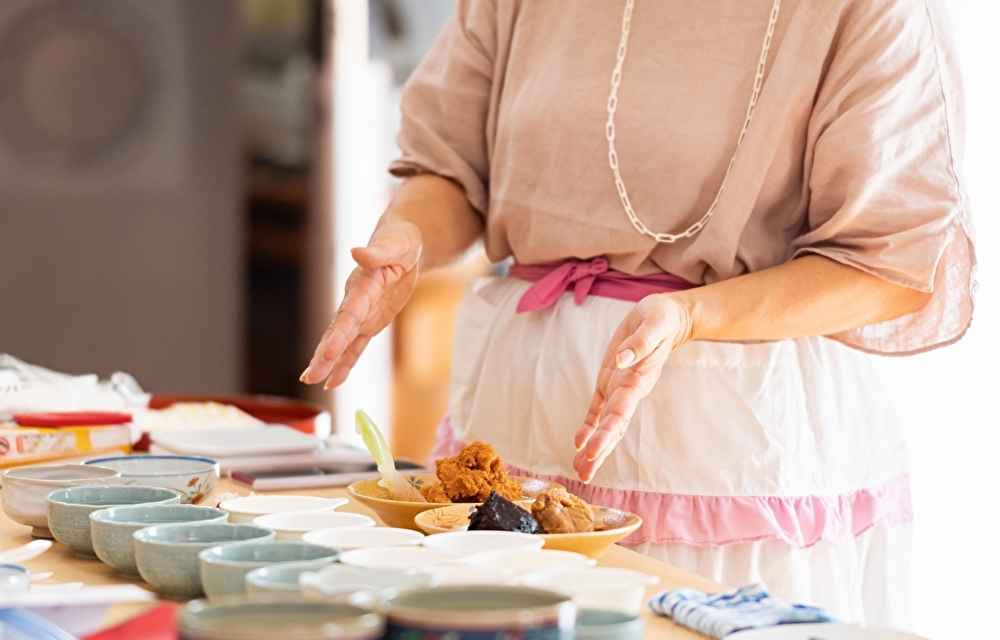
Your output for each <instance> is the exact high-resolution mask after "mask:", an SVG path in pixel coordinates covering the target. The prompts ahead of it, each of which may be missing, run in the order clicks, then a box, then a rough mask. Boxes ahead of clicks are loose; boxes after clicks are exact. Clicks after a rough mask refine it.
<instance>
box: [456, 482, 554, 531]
mask: <svg viewBox="0 0 1000 640" xmlns="http://www.w3.org/2000/svg"><path fill="white" fill-rule="evenodd" d="M469 531H519V532H521V533H541V531H540V530H539V526H538V521H537V520H535V517H534V516H533V515H531V514H530V513H529V512H528V511H526V510H524V509H522V508H521V507H519V506H517V505H516V504H514V503H513V502H511V501H510V500H507V499H506V498H504V497H503V496H501V495H499V494H497V492H496V491H494V492H492V493H490V497H489V498H487V499H486V501H485V502H483V504H481V505H479V506H478V507H476V508H475V509H473V511H472V515H471V516H469Z"/></svg>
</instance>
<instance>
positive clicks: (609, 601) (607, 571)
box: [518, 567, 660, 616]
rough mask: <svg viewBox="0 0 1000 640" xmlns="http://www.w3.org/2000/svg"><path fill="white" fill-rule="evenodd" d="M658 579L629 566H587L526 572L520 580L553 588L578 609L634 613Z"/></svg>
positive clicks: (521, 582)
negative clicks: (564, 569)
mask: <svg viewBox="0 0 1000 640" xmlns="http://www.w3.org/2000/svg"><path fill="white" fill-rule="evenodd" d="M659 581H660V579H659V578H657V577H656V576H651V575H647V574H645V573H640V572H638V571H630V570H628V569H614V568H611V567H590V568H587V569H570V570H567V571H558V570H557V571H541V572H538V573H532V574H528V575H526V576H523V577H521V578H520V579H519V580H518V583H519V584H522V585H525V586H528V587H535V588H538V589H548V590H550V591H556V592H559V593H562V594H564V595H567V596H569V597H571V598H573V601H574V602H576V604H577V606H578V607H579V608H581V609H605V610H611V611H620V612H622V613H627V614H629V615H633V616H637V615H639V612H640V611H641V610H642V606H643V603H644V602H645V600H646V589H648V588H649V587H651V586H653V585H655V584H656V583H657V582H659Z"/></svg>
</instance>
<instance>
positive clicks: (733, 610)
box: [649, 584, 836, 638]
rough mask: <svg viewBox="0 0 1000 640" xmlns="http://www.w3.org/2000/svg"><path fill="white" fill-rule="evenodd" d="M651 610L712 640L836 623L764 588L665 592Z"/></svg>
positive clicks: (655, 599) (757, 586)
mask: <svg viewBox="0 0 1000 640" xmlns="http://www.w3.org/2000/svg"><path fill="white" fill-rule="evenodd" d="M649 608H650V609H652V610H653V612H655V613H657V614H659V615H661V616H666V617H668V618H672V619H673V620H674V622H676V623H677V624H679V625H682V626H685V627H688V628H690V629H694V630H695V631H698V632H700V633H704V634H705V635H707V636H711V637H712V638H724V637H725V636H728V635H729V634H731V633H736V632H737V631H746V630H747V629H759V628H761V627H772V626H775V625H779V624H795V623H802V622H812V623H816V622H836V620H835V619H834V618H833V617H832V616H830V615H829V614H828V613H826V612H825V611H823V610H822V609H819V608H817V607H810V606H806V605H803V604H789V603H787V602H784V601H782V600H779V599H777V598H775V597H773V596H772V595H771V594H770V593H768V591H767V587H765V586H764V585H762V584H751V585H747V586H745V587H742V588H740V589H737V590H736V591H730V592H728V593H703V592H701V591H695V590H694V589H678V590H677V591H664V592H663V593H661V594H659V595H656V596H654V597H653V599H652V600H650V601H649Z"/></svg>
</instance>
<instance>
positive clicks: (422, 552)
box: [340, 547, 455, 571]
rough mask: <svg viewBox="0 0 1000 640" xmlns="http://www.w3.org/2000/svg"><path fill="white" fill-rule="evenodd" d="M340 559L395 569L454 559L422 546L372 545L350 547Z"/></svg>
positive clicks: (371, 567)
mask: <svg viewBox="0 0 1000 640" xmlns="http://www.w3.org/2000/svg"><path fill="white" fill-rule="evenodd" d="M340 561H341V562H342V563H343V564H347V565H351V566H352V567H364V568H365V569H395V570H397V571H410V570H413V569H419V568H421V567H428V566H431V565H435V564H447V563H449V562H454V561H455V556H454V555H453V554H450V553H447V552H445V551H440V550H438V549H427V548H424V547H372V548H369V549H352V550H351V551H345V552H343V553H342V554H340Z"/></svg>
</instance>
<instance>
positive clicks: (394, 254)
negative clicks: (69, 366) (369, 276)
mask: <svg viewBox="0 0 1000 640" xmlns="http://www.w3.org/2000/svg"><path fill="white" fill-rule="evenodd" d="M420 253H421V243H420V240H419V238H415V237H413V236H412V235H411V232H410V231H409V230H408V228H406V229H403V228H397V227H393V228H389V229H385V230H383V231H382V232H381V233H379V234H377V235H376V237H374V238H372V241H371V243H370V244H369V245H368V246H367V247H356V248H354V249H351V257H353V258H354V261H355V262H357V263H358V264H359V265H360V266H361V267H363V268H365V269H370V270H374V269H381V268H382V267H388V266H393V265H399V266H402V267H403V268H404V270H406V271H409V270H410V269H412V268H413V267H415V266H416V264H417V262H418V261H419V260H420Z"/></svg>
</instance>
